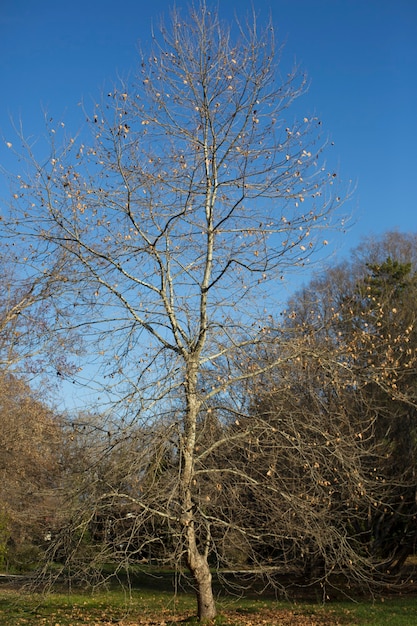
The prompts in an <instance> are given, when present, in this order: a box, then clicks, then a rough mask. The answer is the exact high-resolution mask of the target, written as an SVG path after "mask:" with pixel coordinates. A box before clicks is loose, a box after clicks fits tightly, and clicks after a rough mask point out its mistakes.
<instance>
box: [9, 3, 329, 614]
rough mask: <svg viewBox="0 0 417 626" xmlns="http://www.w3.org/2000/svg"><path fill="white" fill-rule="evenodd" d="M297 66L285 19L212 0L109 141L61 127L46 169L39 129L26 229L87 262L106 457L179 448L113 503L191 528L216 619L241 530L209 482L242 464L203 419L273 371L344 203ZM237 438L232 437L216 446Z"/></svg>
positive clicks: (71, 281) (112, 116)
mask: <svg viewBox="0 0 417 626" xmlns="http://www.w3.org/2000/svg"><path fill="white" fill-rule="evenodd" d="M279 60H280V59H279V54H277V52H276V50H275V43H274V33H273V29H272V27H271V26H269V25H268V26H267V28H265V29H263V30H259V29H258V26H257V24H256V19H255V18H254V19H253V20H252V21H251V22H250V23H249V24H243V25H242V24H239V23H237V24H235V25H234V26H233V29H229V28H228V27H227V26H225V25H223V24H221V22H220V20H219V17H218V15H217V14H216V12H215V11H211V10H209V9H208V7H207V6H206V4H205V3H204V2H202V3H201V4H200V5H198V7H197V8H195V9H194V8H193V9H191V10H190V13H189V16H188V19H186V20H184V19H183V18H182V16H181V15H180V14H179V13H177V12H173V14H172V17H171V21H170V23H169V25H168V26H167V27H164V26H163V27H162V28H161V31H160V34H159V36H158V37H156V38H154V46H153V49H152V51H151V53H150V55H149V56H144V57H143V59H142V62H141V64H140V68H139V70H140V71H139V76H138V79H137V81H136V82H135V83H134V84H132V85H127V84H122V85H121V87H120V88H118V89H114V90H112V91H111V93H109V94H108V95H107V96H106V97H104V99H103V102H102V103H101V104H98V105H97V106H96V108H95V109H94V112H93V114H92V115H91V116H90V119H89V124H90V126H91V129H92V132H93V141H92V142H88V140H87V139H83V138H82V136H81V135H80V136H79V137H78V138H76V139H74V138H69V139H68V140H67V141H66V142H65V140H64V143H63V145H62V146H61V147H59V146H58V142H57V139H56V137H57V136H58V134H59V133H58V130H59V129H57V128H50V137H51V152H50V155H49V158H48V159H47V162H43V163H38V162H37V161H36V155H35V154H34V149H33V148H32V146H30V145H29V144H28V142H25V141H24V139H23V138H22V140H23V141H24V143H25V148H26V149H27V151H28V152H27V158H28V160H29V161H32V162H35V176H34V177H33V178H30V177H29V176H26V175H24V176H22V178H21V179H20V189H19V190H18V192H17V193H16V195H17V196H19V201H18V202H17V203H16V207H15V210H16V211H17V213H16V217H15V222H14V228H15V231H16V233H21V234H24V235H25V237H28V238H35V241H37V244H36V245H35V248H36V254H37V255H38V257H39V258H42V259H44V260H45V262H46V263H47V258H54V256H55V255H57V254H59V253H60V252H61V253H62V251H63V252H64V254H65V258H66V259H71V263H72V269H71V271H67V278H66V281H67V282H66V283H65V285H64V286H66V290H65V302H66V305H67V306H68V307H70V309H67V310H71V319H69V318H68V319H66V320H65V322H62V320H60V321H58V325H59V324H61V330H62V328H67V327H68V328H69V327H72V328H73V327H78V328H82V332H83V335H84V337H85V338H86V340H87V341H88V342H89V343H90V347H93V346H94V350H95V359H96V363H97V362H99V367H98V370H97V371H98V372H99V377H100V378H99V381H100V382H103V386H104V388H105V392H106V394H107V398H109V400H110V401H111V408H112V413H111V415H112V417H111V419H112V420H113V423H112V424H110V425H109V426H108V433H109V435H108V437H109V441H108V442H106V443H105V444H103V450H105V449H106V448H107V449H108V447H109V446H110V447H112V446H116V445H118V443H120V442H121V441H125V440H126V438H127V437H129V435H128V429H129V425H130V424H132V423H134V422H136V424H138V423H139V424H146V423H147V428H148V431H149V432H150V431H153V432H157V433H160V432H162V431H161V429H162V428H163V429H164V432H163V440H164V441H165V442H171V445H172V447H173V449H174V450H175V461H172V460H171V461H170V462H171V464H172V465H173V466H174V467H176V471H174V472H172V471H171V472H169V473H168V472H163V471H161V467H162V465H163V464H162V465H161V463H162V461H161V459H162V458H164V459H165V461H164V462H166V458H167V457H166V456H164V455H162V456H161V455H160V452H158V449H159V450H160V451H161V450H162V449H163V447H161V446H160V442H161V439H160V437H159V436H158V437H156V444H155V443H154V447H155V446H156V452H154V453H153V454H150V455H149V456H146V454H145V455H144V458H147V463H146V467H147V471H145V469H144V462H142V461H141V462H139V460H140V459H141V456H140V455H141V454H142V453H141V451H140V450H136V451H134V450H132V455H133V457H135V455H136V462H137V463H138V464H139V468H138V472H137V476H138V482H139V483H140V488H139V487H138V489H137V490H136V491H134V490H130V491H129V493H126V491H123V490H121V489H120V483H119V484H118V486H116V484H115V483H114V484H112V482H111V481H110V482H108V483H107V487H108V488H107V494H105V495H106V497H107V498H108V499H109V498H110V499H112V500H116V499H118V500H119V501H120V502H124V503H126V502H129V503H130V506H131V507H132V511H135V512H136V515H137V519H138V520H140V519H141V517H140V516H141V515H145V516H146V515H148V516H149V515H150V513H152V515H153V516H155V515H157V516H159V518H160V519H161V520H163V521H164V522H166V523H169V525H170V526H171V527H172V528H175V529H176V530H175V532H176V536H177V537H178V541H177V546H178V549H179V553H180V556H181V555H182V556H181V558H182V557H185V561H186V564H187V566H188V568H189V569H190V571H191V573H192V575H193V577H194V579H195V584H196V593H197V600H198V615H199V617H200V618H201V619H208V618H213V617H214V616H215V614H216V607H215V601H214V597H213V592H212V587H211V573H210V566H209V565H210V562H209V559H210V554H212V553H213V550H214V547H213V537H214V536H215V535H214V534H213V532H212V529H213V527H214V526H216V525H217V526H219V527H220V528H222V527H223V528H225V525H226V523H227V524H228V525H229V526H230V520H228V521H227V522H226V521H225V520H224V519H222V517H221V514H220V513H219V514H218V515H207V514H206V513H205V503H207V502H208V499H211V498H212V497H213V494H211V495H210V493H208V492H207V489H208V486H209V485H211V488H210V489H211V491H212V492H213V490H215V489H216V484H218V485H220V484H221V482H222V480H223V478H224V477H225V476H230V477H232V476H233V473H234V470H233V468H231V467H228V465H227V462H226V466H224V465H222V466H221V467H217V468H209V467H207V466H206V459H207V456H208V450H207V449H204V441H203V442H202V443H201V444H197V437H198V433H199V432H200V431H199V428H200V426H201V424H202V423H203V421H202V420H203V416H204V415H206V413H207V411H208V410H210V407H211V406H212V405H213V404H218V405H221V404H222V402H223V399H224V397H225V396H226V395H227V393H228V391H229V390H230V389H232V388H233V386H234V385H235V384H236V383H238V382H239V381H241V380H242V379H246V378H248V377H252V376H256V375H258V374H259V371H258V370H257V368H256V367H255V368H248V369H247V370H246V371H239V370H237V369H236V368H235V367H234V366H233V363H237V362H239V360H240V361H242V362H243V361H244V362H247V354H248V352H249V351H250V350H251V346H254V345H257V344H259V343H262V342H264V341H265V335H264V333H263V329H262V328H261V327H260V325H259V319H260V318H261V317H263V316H264V311H265V308H266V307H267V306H268V302H269V300H270V297H271V294H272V293H273V292H274V290H276V289H277V285H278V283H279V281H280V278H282V276H283V274H284V273H285V272H286V270H287V269H288V268H296V267H301V266H303V265H304V264H305V263H308V262H309V260H310V258H311V257H312V255H313V254H314V253H316V252H317V251H318V250H319V249H320V248H321V247H322V245H325V244H326V241H325V240H324V235H323V232H322V229H323V227H326V226H327V225H328V223H329V219H330V217H331V215H332V211H333V208H334V204H336V203H337V202H338V198H336V194H333V193H332V191H333V187H332V185H333V183H334V181H335V177H336V174H335V173H334V172H331V171H330V172H328V171H326V169H325V168H324V166H323V162H322V160H321V151H322V147H323V146H322V144H321V140H320V121H319V120H317V119H316V118H314V117H310V116H309V115H308V114H307V113H306V114H305V115H301V117H300V119H294V117H293V114H292V113H290V106H291V105H292V103H293V101H294V100H295V99H296V98H297V97H298V96H300V95H302V94H303V92H304V91H305V86H306V82H305V78H304V76H303V75H300V74H299V72H298V70H297V69H295V70H294V71H291V72H290V73H285V72H284V71H283V70H281V68H280V65H279ZM22 211H24V212H25V215H26V216H27V217H26V219H25V221H24V223H23V224H22V220H21V215H22V213H21V212H22ZM67 269H68V268H67ZM239 355H241V358H240V357H239ZM268 367H272V364H269V365H268ZM233 410H234V411H236V412H237V413H238V412H239V410H240V409H239V406H238V405H236V406H234V407H233ZM245 436H246V435H245ZM239 437H242V435H241V434H239ZM229 445H230V432H229V433H225V432H223V436H221V437H220V438H219V439H218V440H217V441H212V443H211V449H212V450H214V449H216V448H220V447H221V446H224V447H227V446H229ZM158 455H159V456H158ZM152 458H153V461H152V460H151V459H152ZM222 458H223V463H224V459H225V456H224V455H223V457H222ZM156 459H159V461H158V462H156ZM131 461H132V457H131ZM152 468H153V469H154V470H155V471H156V469H157V470H158V471H156V473H154V478H152V479H150V478H149V471H150V470H151V469H152ZM209 470H210V471H209ZM237 471H238V472H239V476H240V478H239V480H240V481H245V480H246V481H249V482H251V483H252V482H253V480H254V479H253V478H252V477H250V476H249V475H247V474H245V472H244V469H242V467H240V468H239V470H236V472H237ZM168 476H169V478H168ZM163 479H164V480H166V484H165V488H164V489H162V488H159V487H160V486H161V485H162V480H163ZM103 497H104V494H103V493H101V495H100V498H99V500H100V499H101V500H100V501H101V502H102V501H103ZM147 498H148V499H147ZM214 553H215V552H214Z"/></svg>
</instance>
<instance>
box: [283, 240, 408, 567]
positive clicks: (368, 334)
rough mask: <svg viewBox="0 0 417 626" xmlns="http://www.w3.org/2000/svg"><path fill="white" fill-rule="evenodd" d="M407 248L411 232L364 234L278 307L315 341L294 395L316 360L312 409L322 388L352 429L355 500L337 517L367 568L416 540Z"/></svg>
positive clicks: (390, 559) (397, 556)
mask: <svg viewBox="0 0 417 626" xmlns="http://www.w3.org/2000/svg"><path fill="white" fill-rule="evenodd" d="M416 250H417V248H416V238H415V235H412V234H410V235H401V234H399V233H387V234H386V235H384V236H383V237H381V238H380V239H379V240H366V241H365V242H364V243H363V244H361V246H359V247H358V248H357V249H356V250H355V251H353V253H352V260H351V261H350V262H347V261H345V262H344V263H343V264H341V265H339V266H336V267H333V268H331V269H329V270H328V271H326V272H324V273H323V275H322V276H321V277H320V278H318V279H315V280H313V281H312V282H311V283H310V284H309V285H308V286H307V287H306V288H305V289H304V290H302V291H301V292H300V293H299V294H297V295H296V296H295V297H294V298H293V299H292V301H291V302H290V304H289V309H288V310H289V314H290V316H291V317H292V318H293V320H294V321H293V327H294V332H296V333H297V332H298V333H300V332H301V333H302V334H303V335H305V336H309V335H310V336H314V337H315V342H314V344H315V355H314V357H313V359H311V357H310V358H309V359H308V363H309V364H310V366H309V368H306V367H304V378H303V380H304V382H303V384H302V385H300V386H299V388H298V391H297V398H299V397H304V396H305V392H306V390H308V389H310V388H311V382H310V383H309V382H308V381H311V378H310V376H311V374H310V373H309V369H310V368H311V362H312V361H313V363H316V364H317V363H318V364H320V363H321V368H322V365H323V364H325V369H327V371H328V376H326V377H325V379H324V381H323V380H320V384H319V386H318V388H317V389H316V392H315V397H316V398H317V399H319V400H320V405H321V412H322V411H323V408H324V405H323V399H324V398H323V392H324V390H325V389H326V387H327V388H329V389H330V390H331V392H332V394H333V399H334V401H335V402H336V406H338V407H341V408H342V409H343V412H344V413H345V414H346V423H347V424H349V425H350V427H351V428H352V431H351V432H352V434H354V433H356V434H358V433H359V434H361V439H360V441H357V445H358V447H359V448H358V449H359V451H360V455H359V457H358V458H357V461H358V465H357V467H356V470H355V473H356V476H357V477H359V474H360V476H361V477H360V483H361V485H362V491H363V492H364V497H363V498H362V504H360V505H359V506H357V507H356V508H355V509H353V510H350V511H349V512H348V511H347V510H345V511H344V513H343V507H342V510H341V511H342V516H344V519H345V520H346V521H347V520H348V521H349V525H350V527H351V529H352V530H355V532H356V535H357V536H358V537H359V536H360V537H361V542H360V543H362V546H361V545H360V543H359V544H358V547H359V549H360V550H363V548H365V549H366V551H367V554H368V555H369V556H370V558H371V560H372V562H373V563H374V567H375V566H378V569H379V570H380V571H381V570H383V571H391V572H392V573H398V572H399V571H400V569H401V567H402V565H403V564H404V562H405V560H406V558H407V556H408V555H409V554H410V553H411V552H412V551H413V550H414V546H415V541H416V536H415V532H414V530H413V529H414V525H415V519H416V507H415V493H416V481H415V462H414V459H415V450H416V435H415V433H416V430H415V429H416V425H415V419H416V413H415V409H416V399H417V398H416V364H417V352H416V326H415V302H416V296H417V291H416V272H415V268H416ZM317 341H318V342H319V346H321V347H320V348H319V346H317ZM306 354H308V351H307V353H306ZM313 380H314V378H313ZM302 388H303V390H304V391H303V392H302V391H301V389H302ZM297 398H295V399H294V402H298V401H299V400H298V399H297ZM275 402H276V403H277V404H278V405H279V406H282V402H281V403H279V400H278V399H275ZM339 410H340V409H339ZM306 412H308V414H310V412H309V411H306ZM293 413H294V411H292V414H293ZM332 414H334V409H333V411H332V412H331V413H330V414H329V415H328V417H327V420H330V415H332ZM310 420H312V418H311V417H310ZM331 426H332V427H333V426H334V423H333V420H332V424H331ZM327 428H328V429H329V428H330V424H329V426H327ZM344 438H345V439H346V441H347V440H348V438H347V437H346V435H345V437H344ZM306 439H308V438H306ZM351 456H352V457H354V456H355V455H353V454H352V453H351ZM350 500H351V499H350V498H349V501H350ZM353 562H354V559H353ZM368 571H370V572H371V570H368Z"/></svg>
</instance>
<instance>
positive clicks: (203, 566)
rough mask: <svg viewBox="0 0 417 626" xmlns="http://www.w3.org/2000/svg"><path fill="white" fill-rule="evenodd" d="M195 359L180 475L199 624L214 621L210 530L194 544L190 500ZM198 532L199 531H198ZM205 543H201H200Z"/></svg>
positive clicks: (188, 388) (189, 369) (195, 404)
mask: <svg viewBox="0 0 417 626" xmlns="http://www.w3.org/2000/svg"><path fill="white" fill-rule="evenodd" d="M197 363H198V360H197V357H194V359H193V360H191V359H190V361H189V363H188V364H187V373H186V384H185V390H186V406H187V408H186V418H185V428H184V448H183V459H184V465H183V468H182V474H181V483H182V484H181V487H182V490H181V491H182V505H183V515H182V523H183V526H184V530H185V538H186V542H187V565H188V568H189V570H190V572H191V574H192V576H193V578H194V581H195V584H196V595H197V610H198V618H199V620H200V621H210V620H213V619H214V618H215V617H216V613H217V611H216V604H215V601H214V595H213V589H212V584H211V581H212V577H211V572H210V568H209V564H208V553H209V543H210V542H209V535H210V532H209V529H208V528H207V529H206V536H205V537H204V538H202V537H200V538H199V539H200V542H198V541H197V537H196V531H195V519H194V516H195V509H194V503H193V496H192V485H193V479H194V448H195V439H196V426H197V417H198V412H199V408H200V404H199V401H198V397H197V371H198V366H197ZM200 532H201V531H200ZM203 539H204V540H203ZM198 543H200V544H201V543H203V544H205V545H204V550H203V552H200V550H199V549H198Z"/></svg>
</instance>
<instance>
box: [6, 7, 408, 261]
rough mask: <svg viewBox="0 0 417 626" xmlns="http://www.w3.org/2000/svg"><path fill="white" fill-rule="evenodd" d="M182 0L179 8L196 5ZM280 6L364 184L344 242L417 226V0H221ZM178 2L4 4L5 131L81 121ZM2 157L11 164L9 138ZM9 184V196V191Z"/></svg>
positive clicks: (321, 111)
mask: <svg viewBox="0 0 417 626" xmlns="http://www.w3.org/2000/svg"><path fill="white" fill-rule="evenodd" d="M187 4H188V3H187V2H185V0H177V6H183V5H187ZM252 4H254V6H255V8H256V10H257V12H258V13H259V15H260V18H261V19H262V17H264V18H267V17H268V15H269V11H271V13H272V16H273V20H274V24H275V27H276V32H277V37H278V40H281V41H285V42H286V47H285V54H284V62H285V63H286V64H288V65H289V64H291V63H292V61H293V60H296V61H297V62H299V63H300V64H301V65H302V67H303V68H304V69H305V70H306V71H307V73H308V75H309V78H310V80H311V86H310V89H309V93H308V94H307V96H305V97H304V102H303V106H305V107H306V108H307V109H308V111H309V112H310V113H312V112H315V113H316V114H317V115H318V116H320V117H321V119H322V120H323V124H324V128H325V129H326V131H327V132H328V133H329V134H330V136H331V139H332V140H333V141H334V142H335V147H334V148H333V151H332V153H331V157H330V158H331V159H333V160H334V164H332V166H334V167H337V168H338V171H339V172H340V175H341V176H342V178H343V179H344V180H345V181H348V180H353V181H354V182H355V183H356V184H357V190H356V193H355V196H354V198H353V201H352V202H351V204H350V207H349V210H353V211H354V217H355V220H356V223H355V225H354V226H353V227H352V228H351V230H350V232H349V233H348V235H347V237H346V238H345V243H344V248H345V250H348V249H349V248H350V247H351V246H353V245H356V243H357V242H358V240H359V239H360V238H361V236H363V235H367V234H370V233H381V232H383V231H384V230H388V229H393V228H398V229H399V230H403V231H416V230H417V0H253V2H252V1H251V0H219V10H220V14H221V15H222V16H223V17H224V18H226V19H232V17H233V15H234V13H235V11H237V12H238V14H239V16H242V15H243V14H244V13H245V12H246V11H248V10H250V8H251V5H252ZM170 6H171V2H169V1H168V0H146V1H145V0H123V1H122V2H121V1H119V2H117V1H115V0H65V1H64V0H54V1H52V0H37V1H36V2H34V1H33V0H0V85H1V89H0V136H2V137H3V139H4V140H6V141H7V140H10V141H13V134H12V133H11V126H10V118H11V117H13V118H14V119H15V120H18V119H19V118H21V119H22V120H23V123H24V128H25V131H26V133H27V134H34V135H36V134H39V133H42V123H43V117H42V116H43V113H42V109H43V108H44V109H46V110H47V111H48V113H50V114H51V115H53V116H55V117H63V118H64V119H65V122H66V126H67V128H68V127H69V128H71V125H73V126H74V128H75V130H76V129H77V127H78V124H79V120H80V107H78V106H77V104H78V103H79V102H80V101H81V100H84V101H85V102H86V103H87V106H88V105H89V102H90V101H92V100H93V99H97V98H98V97H99V93H100V91H101V90H103V89H106V87H108V86H109V85H110V83H111V82H112V81H113V80H115V79H117V76H118V75H120V76H123V77H126V75H127V74H128V73H129V72H132V71H134V68H135V63H136V61H137V58H138V55H137V49H138V43H139V42H142V46H143V47H146V43H147V41H149V34H150V28H151V24H152V23H154V24H155V25H157V24H158V23H159V19H160V16H161V15H162V14H164V13H165V14H166V13H167V12H168V11H169V7H170ZM0 163H3V165H6V166H7V164H8V155H7V148H6V147H5V144H4V141H2V142H1V145H0ZM4 195H5V194H4V186H3V185H2V184H1V181H0V196H3V197H4Z"/></svg>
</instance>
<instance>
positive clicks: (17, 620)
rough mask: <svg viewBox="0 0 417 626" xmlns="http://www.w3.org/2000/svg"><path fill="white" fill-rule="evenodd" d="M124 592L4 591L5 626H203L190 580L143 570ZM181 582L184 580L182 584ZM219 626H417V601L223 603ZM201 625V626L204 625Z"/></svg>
mask: <svg viewBox="0 0 417 626" xmlns="http://www.w3.org/2000/svg"><path fill="white" fill-rule="evenodd" d="M123 582H124V583H125V584H124V586H123V587H121V586H120V585H118V586H110V588H108V589H107V590H97V591H95V592H93V593H89V592H87V591H77V592H74V591H73V592H71V593H69V592H67V593H65V592H63V590H62V589H61V590H60V592H53V593H50V594H49V595H47V596H44V595H41V594H35V593H24V592H23V591H21V590H18V589H17V588H13V587H12V586H11V585H10V584H9V585H3V586H0V624H1V625H2V626H23V625H25V626H110V625H111V624H119V626H140V625H144V626H145V625H146V626H156V625H160V626H162V625H163V626H170V625H174V624H179V623H183V624H185V625H186V626H192V625H194V624H198V622H197V620H196V619H195V612H196V601H195V597H194V594H193V593H192V590H191V588H190V585H189V581H187V579H184V580H183V585H182V586H180V587H179V588H175V586H174V578H173V576H172V572H164V571H159V572H151V571H147V572H144V571H138V572H136V574H135V576H133V578H132V579H130V585H128V584H127V579H126V580H124V581H123ZM180 583H181V580H180ZM218 610H219V616H218V618H217V619H216V626H245V625H246V626H338V625H339V626H348V625H349V626H384V625H385V624H386V625H387V626H388V625H389V626H411V625H412V624H417V596H416V597H413V596H411V595H407V596H403V597H396V598H389V599H385V600H383V599H377V600H375V601H374V602H372V601H366V600H361V601H360V602H358V603H356V602H346V601H343V602H341V601H340V602H339V601H336V600H335V601H331V602H328V603H327V604H325V605H322V604H320V603H314V602H306V601H302V602H296V603H291V602H285V601H281V600H279V601H277V600H276V599H274V598H273V597H271V596H270V597H267V596H259V597H258V598H254V597H253V595H248V596H247V597H241V598H237V597H235V596H233V595H228V594H226V593H224V592H223V593H222V594H221V595H219V598H218ZM200 626H201V625H200Z"/></svg>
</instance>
